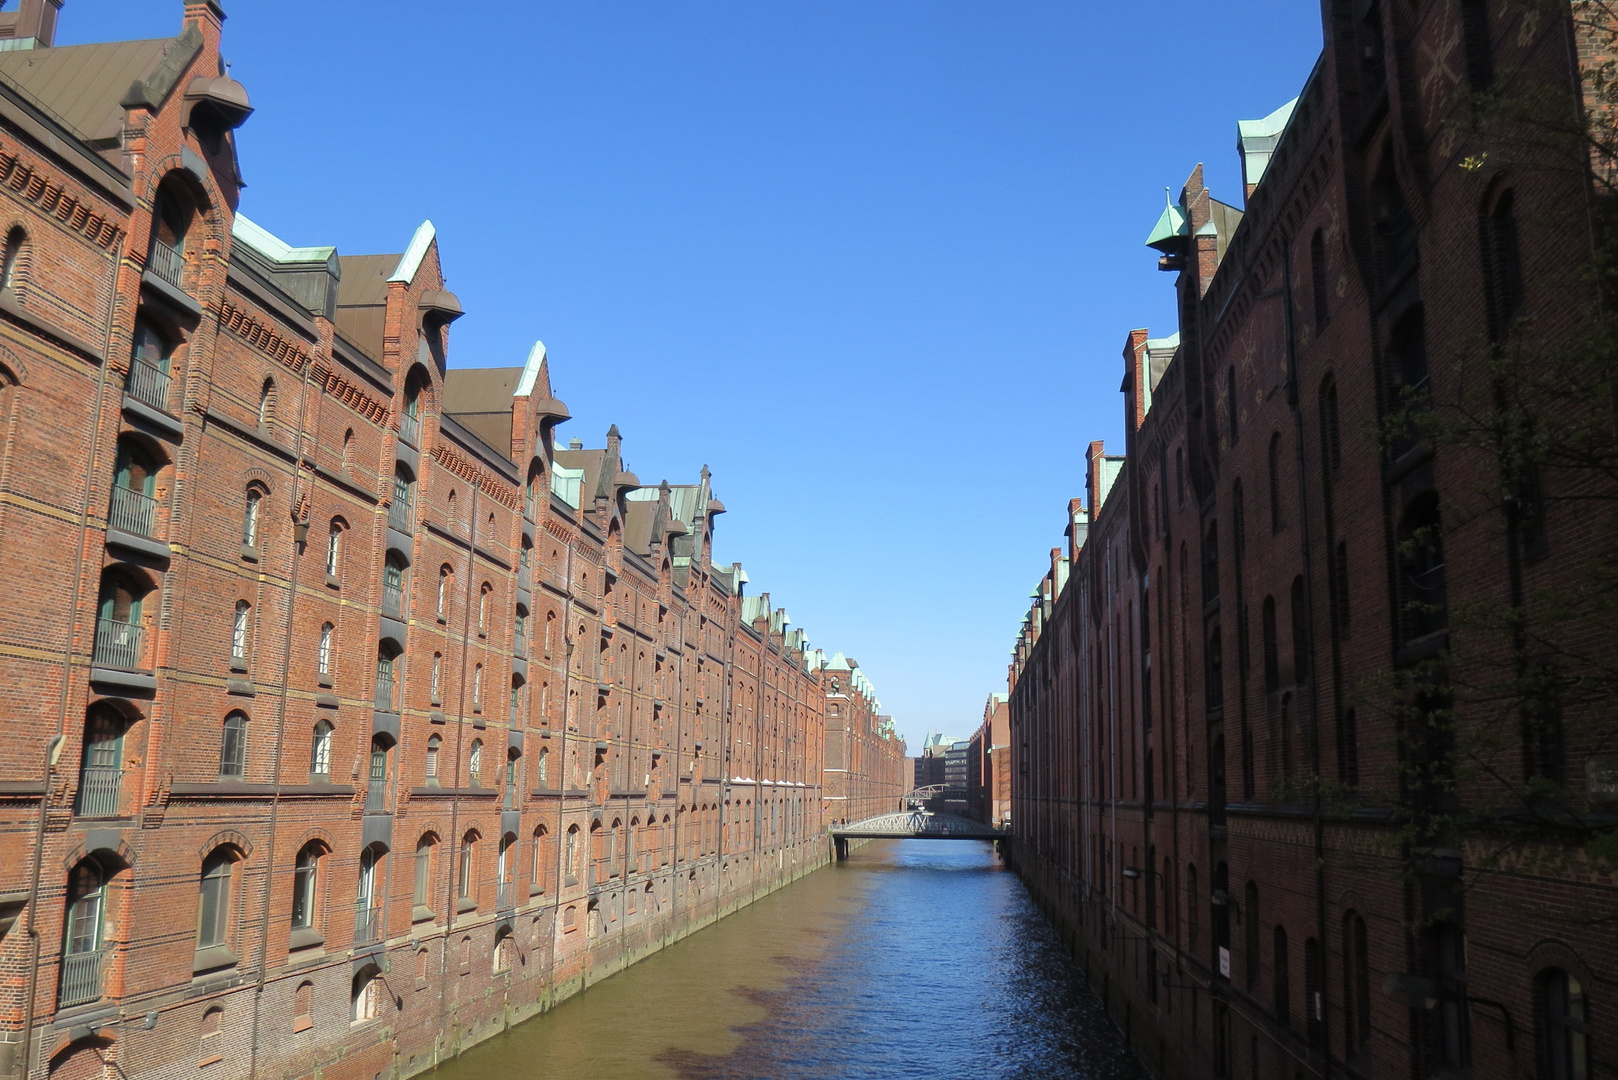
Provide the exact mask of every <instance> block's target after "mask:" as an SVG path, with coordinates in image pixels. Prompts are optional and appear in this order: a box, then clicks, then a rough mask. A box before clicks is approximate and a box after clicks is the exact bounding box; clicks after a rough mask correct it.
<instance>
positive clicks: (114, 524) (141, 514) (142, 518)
mask: <svg viewBox="0 0 1618 1080" xmlns="http://www.w3.org/2000/svg"><path fill="white" fill-rule="evenodd" d="M156 512H157V500H156V499H154V498H152V497H151V496H150V495H148V494H146V493H145V492H144V491H136V490H135V489H134V488H128V487H124V486H123V485H122V484H114V485H113V486H112V500H111V502H109V503H108V505H107V527H108V528H112V529H122V530H123V531H124V532H127V533H134V534H135V535H136V536H151V535H152V522H153V521H154V520H155V519H156V516H157V513H156Z"/></svg>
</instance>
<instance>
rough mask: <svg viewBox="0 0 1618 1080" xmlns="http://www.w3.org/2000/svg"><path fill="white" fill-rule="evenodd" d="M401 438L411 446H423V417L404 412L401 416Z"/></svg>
mask: <svg viewBox="0 0 1618 1080" xmlns="http://www.w3.org/2000/svg"><path fill="white" fill-rule="evenodd" d="M399 438H401V439H403V440H404V441H405V442H407V443H409V444H410V445H411V446H414V447H418V448H419V447H420V446H421V418H420V417H418V416H411V415H410V414H409V413H402V414H400V416H399Z"/></svg>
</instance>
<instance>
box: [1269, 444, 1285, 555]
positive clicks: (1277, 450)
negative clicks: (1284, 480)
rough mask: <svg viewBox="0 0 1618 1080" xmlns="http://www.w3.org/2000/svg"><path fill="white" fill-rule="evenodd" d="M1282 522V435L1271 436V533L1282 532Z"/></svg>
mask: <svg viewBox="0 0 1618 1080" xmlns="http://www.w3.org/2000/svg"><path fill="white" fill-rule="evenodd" d="M1282 524H1283V522H1282V520H1281V433H1280V432H1279V431H1277V432H1276V433H1275V434H1273V435H1271V436H1270V531H1271V532H1280V531H1281V526H1282Z"/></svg>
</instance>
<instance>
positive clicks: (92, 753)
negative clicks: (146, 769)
mask: <svg viewBox="0 0 1618 1080" xmlns="http://www.w3.org/2000/svg"><path fill="white" fill-rule="evenodd" d="M125 726H126V725H125V723H124V719H123V717H122V716H120V715H118V713H116V712H114V711H113V710H112V709H110V708H108V707H107V706H105V705H101V706H92V707H91V710H90V715H89V717H88V719H87V720H86V722H85V728H84V754H83V757H82V759H81V762H80V765H79V791H78V798H77V800H76V801H75V804H74V813H76V814H78V815H79V816H80V817H117V816H118V815H119V814H120V813H121V812H122V809H123V773H124V729H125Z"/></svg>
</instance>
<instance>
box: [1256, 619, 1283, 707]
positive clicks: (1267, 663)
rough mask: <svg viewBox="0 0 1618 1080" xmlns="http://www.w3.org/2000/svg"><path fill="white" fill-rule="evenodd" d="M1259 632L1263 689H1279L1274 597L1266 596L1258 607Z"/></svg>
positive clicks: (1279, 646) (1279, 664)
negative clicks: (1262, 666) (1262, 661)
mask: <svg viewBox="0 0 1618 1080" xmlns="http://www.w3.org/2000/svg"><path fill="white" fill-rule="evenodd" d="M1259 624H1260V634H1261V635H1262V637H1263V641H1264V689H1265V690H1266V691H1273V690H1279V689H1281V639H1280V632H1279V631H1278V630H1277V629H1276V625H1275V597H1273V596H1266V597H1265V598H1264V604H1263V606H1262V607H1261V608H1260V609H1259Z"/></svg>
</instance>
